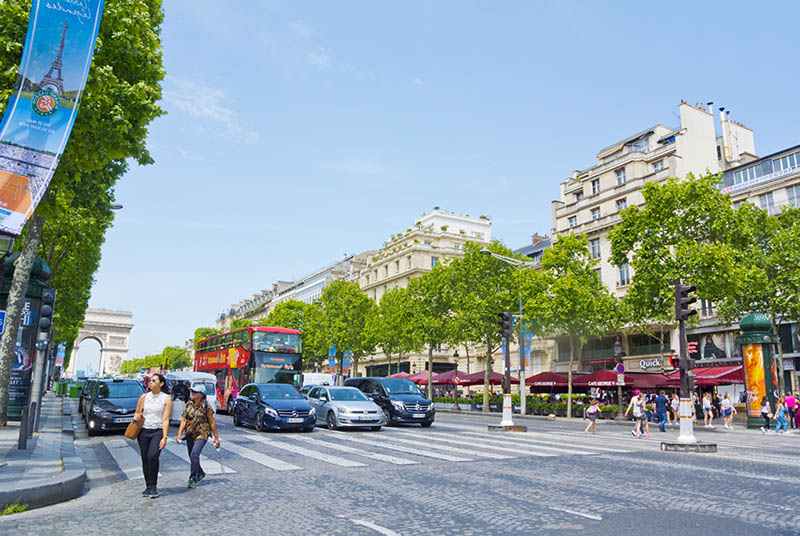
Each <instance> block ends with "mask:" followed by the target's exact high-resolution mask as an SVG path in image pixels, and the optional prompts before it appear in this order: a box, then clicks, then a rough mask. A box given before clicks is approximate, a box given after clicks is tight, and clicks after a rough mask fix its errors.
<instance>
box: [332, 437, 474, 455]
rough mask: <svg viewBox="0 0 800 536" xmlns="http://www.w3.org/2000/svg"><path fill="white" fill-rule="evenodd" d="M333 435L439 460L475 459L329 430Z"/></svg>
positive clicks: (346, 439) (345, 439)
mask: <svg viewBox="0 0 800 536" xmlns="http://www.w3.org/2000/svg"><path fill="white" fill-rule="evenodd" d="M328 433H329V434H330V435H331V436H332V437H335V438H336V439H342V440H344V441H352V442H354V443H361V444H363V445H370V446H372V447H378V448H382V449H389V450H398V451H400V452H405V453H407V454H413V455H415V456H424V457H426V458H436V459H439V460H445V461H449V462H471V461H473V460H472V459H471V458H459V457H458V456H450V455H448V454H441V453H439V452H430V451H422V450H418V449H413V448H410V447H404V446H400V445H393V444H389V443H388V442H384V441H370V440H369V439H361V438H358V437H353V436H350V435H347V432H328Z"/></svg>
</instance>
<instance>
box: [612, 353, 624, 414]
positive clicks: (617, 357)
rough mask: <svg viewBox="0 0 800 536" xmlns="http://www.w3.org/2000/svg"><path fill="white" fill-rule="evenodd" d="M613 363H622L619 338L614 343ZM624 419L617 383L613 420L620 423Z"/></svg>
mask: <svg viewBox="0 0 800 536" xmlns="http://www.w3.org/2000/svg"><path fill="white" fill-rule="evenodd" d="M614 363H616V364H620V363H622V341H621V340H620V338H619V337H617V340H616V341H614ZM624 418H625V417H624V416H623V415H622V386H621V385H620V384H619V382H617V416H616V418H615V420H617V421H621V420H623V419H624Z"/></svg>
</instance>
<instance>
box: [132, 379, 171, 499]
mask: <svg viewBox="0 0 800 536" xmlns="http://www.w3.org/2000/svg"><path fill="white" fill-rule="evenodd" d="M149 385H150V390H149V391H148V392H147V393H145V394H143V395H142V396H141V397H140V398H139V403H138V405H137V407H136V414H135V415H134V417H133V419H134V420H135V421H136V422H141V421H142V420H143V421H144V423H143V424H142V429H141V430H140V431H139V436H138V438H137V439H138V441H139V453H140V454H141V455H142V472H143V473H144V481H145V485H146V486H147V487H146V488H145V490H144V491H143V492H142V497H150V498H151V499H155V498H156V497H158V495H159V493H158V457H159V455H160V454H161V449H163V448H164V447H165V446H166V445H167V434H168V433H169V416H170V414H171V413H172V399H171V398H170V396H169V394H168V389H167V380H166V379H165V378H164V376H163V375H161V374H153V375H152V376H151V377H150V383H149Z"/></svg>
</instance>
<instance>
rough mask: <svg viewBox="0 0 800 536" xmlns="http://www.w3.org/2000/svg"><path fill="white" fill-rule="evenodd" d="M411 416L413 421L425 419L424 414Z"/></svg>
mask: <svg viewBox="0 0 800 536" xmlns="http://www.w3.org/2000/svg"><path fill="white" fill-rule="evenodd" d="M411 416H412V417H414V418H415V419H424V418H425V414H424V413H414V414H412V415H411Z"/></svg>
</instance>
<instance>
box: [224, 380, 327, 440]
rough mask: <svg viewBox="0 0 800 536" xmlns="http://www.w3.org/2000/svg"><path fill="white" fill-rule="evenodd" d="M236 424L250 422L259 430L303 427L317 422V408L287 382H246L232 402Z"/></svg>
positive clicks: (250, 424) (308, 427)
mask: <svg viewBox="0 0 800 536" xmlns="http://www.w3.org/2000/svg"><path fill="white" fill-rule="evenodd" d="M233 425H234V426H242V425H249V426H253V427H255V428H256V430H259V431H266V430H303V431H306V432H310V431H311V430H313V429H314V426H315V425H316V409H314V407H313V406H312V405H311V404H309V403H308V401H307V400H306V399H304V398H303V395H301V394H300V392H299V391H298V390H297V389H296V388H295V387H294V385H290V384H288V383H250V384H247V385H245V386H244V387H243V388H242V390H241V391H239V396H237V397H236V402H235V404H234V406H233Z"/></svg>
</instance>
